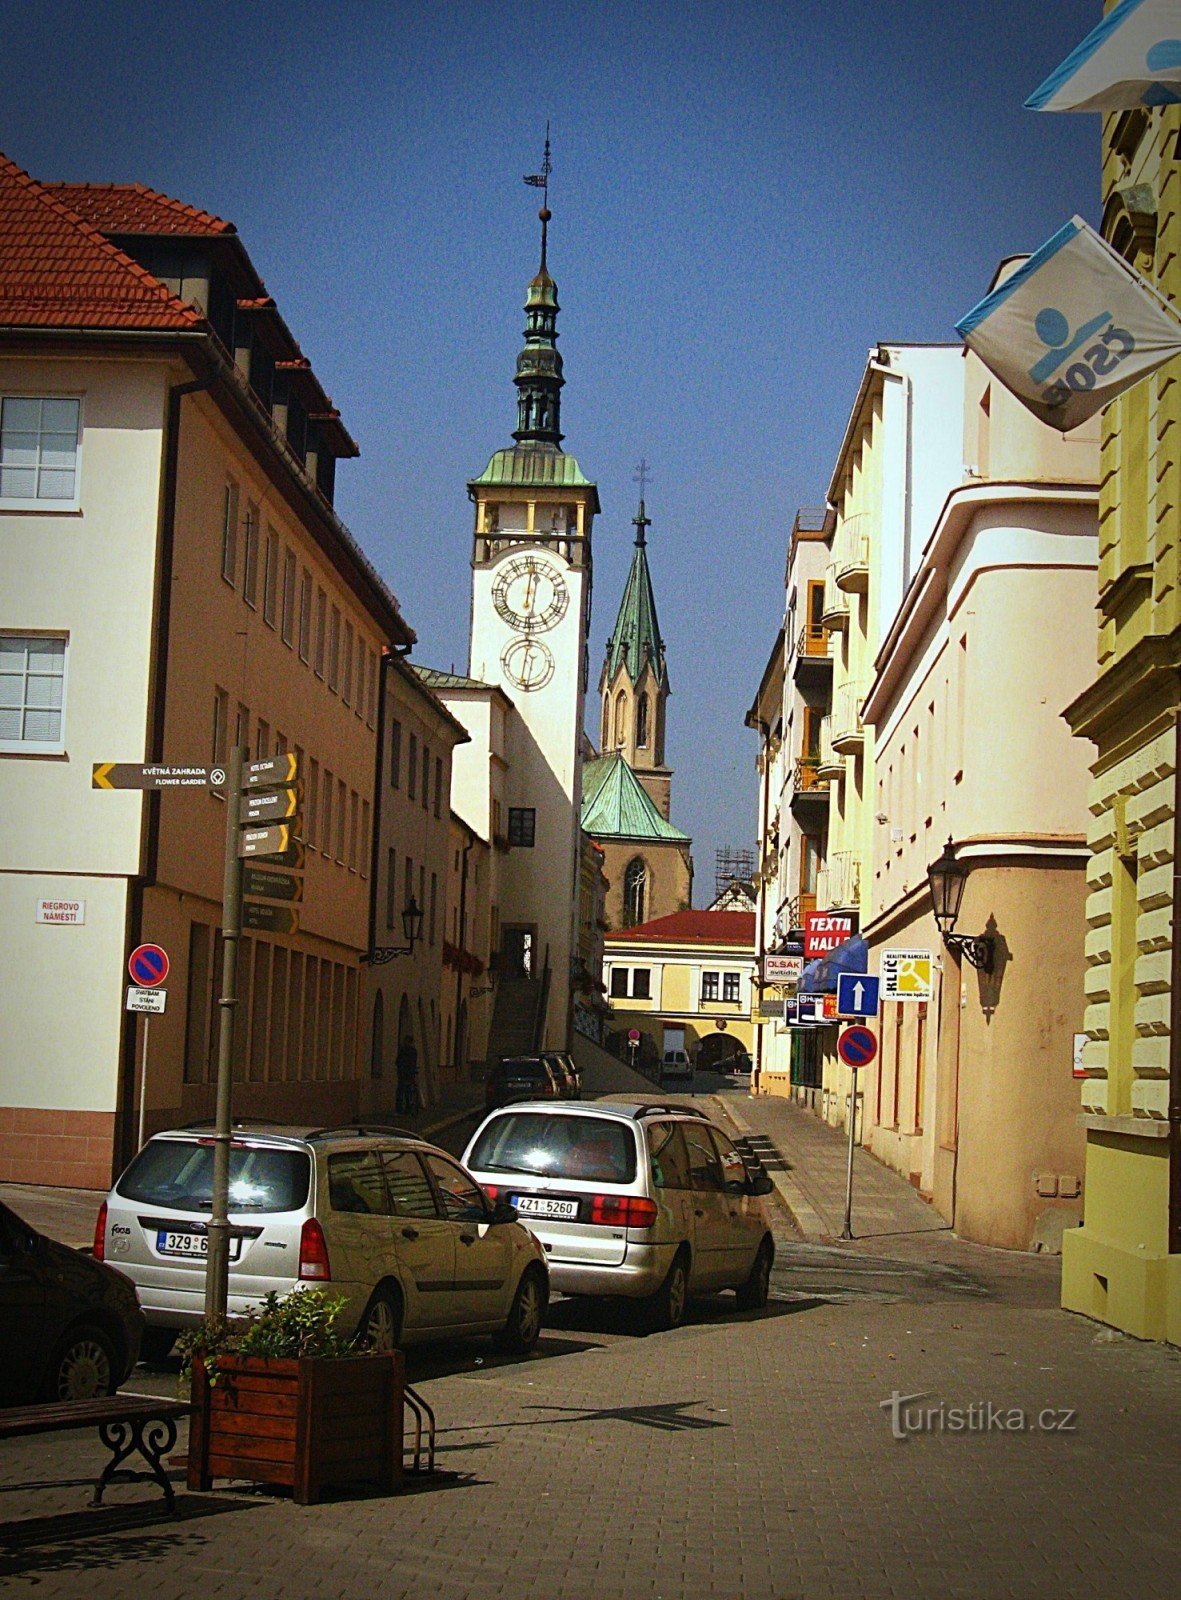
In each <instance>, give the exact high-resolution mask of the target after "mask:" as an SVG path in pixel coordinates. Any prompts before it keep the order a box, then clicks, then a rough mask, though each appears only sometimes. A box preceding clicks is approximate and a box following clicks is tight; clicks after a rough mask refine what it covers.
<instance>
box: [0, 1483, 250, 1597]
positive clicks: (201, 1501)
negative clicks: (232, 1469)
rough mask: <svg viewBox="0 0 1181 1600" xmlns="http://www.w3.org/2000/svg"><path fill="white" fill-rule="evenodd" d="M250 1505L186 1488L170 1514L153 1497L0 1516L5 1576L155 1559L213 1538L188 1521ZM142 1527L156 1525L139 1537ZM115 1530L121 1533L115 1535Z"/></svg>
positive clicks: (87, 1569)
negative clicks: (130, 1502)
mask: <svg viewBox="0 0 1181 1600" xmlns="http://www.w3.org/2000/svg"><path fill="white" fill-rule="evenodd" d="M22 1487H28V1486H27V1485H25V1486H22ZM250 1509H252V1502H251V1501H250V1500H246V1499H242V1498H237V1497H235V1498H233V1499H229V1498H227V1497H225V1496H224V1495H218V1496H216V1497H215V1496H213V1495H190V1494H182V1495H178V1496H177V1499H176V1515H175V1516H169V1514H168V1509H167V1507H166V1506H165V1505H164V1502H163V1501H162V1500H153V1501H151V1502H150V1503H148V1504H142V1503H141V1504H137V1505H124V1506H120V1505H111V1506H102V1507H98V1508H95V1509H93V1510H87V1511H65V1512H59V1513H58V1514H57V1515H55V1516H48V1517H25V1518H21V1519H20V1520H19V1521H16V1522H0V1578H4V1577H12V1576H15V1575H17V1574H23V1575H25V1576H29V1575H31V1574H35V1573H42V1572H92V1571H95V1570H102V1569H105V1570H108V1571H109V1570H111V1569H113V1568H115V1567H123V1566H129V1565H134V1564H136V1563H138V1562H140V1561H150V1560H155V1559H158V1558H159V1557H162V1556H167V1555H170V1554H174V1553H176V1552H177V1551H183V1550H184V1549H186V1548H189V1549H192V1548H194V1547H195V1546H198V1545H204V1544H207V1543H208V1542H209V1539H210V1537H211V1536H210V1535H207V1534H204V1533H200V1532H198V1531H196V1530H195V1529H193V1530H191V1531H190V1530H187V1529H186V1528H185V1526H184V1525H185V1523H188V1522H194V1521H197V1520H198V1519H203V1518H206V1517H216V1516H224V1515H226V1514H227V1513H229V1512H234V1511H248V1510H250ZM136 1529H144V1530H147V1529H151V1530H153V1531H151V1532H147V1531H145V1532H142V1533H140V1534H139V1535H138V1537H137V1536H134V1530H136ZM112 1535H118V1536H119V1537H118V1538H117V1539H114V1540H112Z"/></svg>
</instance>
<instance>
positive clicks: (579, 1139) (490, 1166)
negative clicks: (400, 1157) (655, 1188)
mask: <svg viewBox="0 0 1181 1600" xmlns="http://www.w3.org/2000/svg"><path fill="white" fill-rule="evenodd" d="M467 1164H468V1166H469V1167H471V1168H473V1169H474V1170H475V1171H477V1172H530V1173H536V1174H537V1175H538V1177H545V1178H584V1179H587V1180H589V1181H591V1182H593V1183H630V1182H631V1181H632V1180H633V1179H634V1177H635V1175H636V1141H635V1135H634V1133H633V1131H632V1128H631V1127H630V1125H629V1124H627V1123H623V1122H616V1121H614V1120H612V1119H608V1118H607V1117H593V1116H575V1117H568V1116H547V1115H546V1113H545V1112H543V1111H506V1112H505V1113H504V1114H503V1115H501V1116H498V1117H494V1118H493V1120H492V1121H491V1122H490V1123H489V1124H488V1125H487V1127H486V1128H485V1129H484V1131H483V1132H482V1133H481V1134H480V1137H479V1138H478V1139H477V1140H476V1143H475V1145H474V1146H473V1148H472V1153H471V1158H470V1160H469V1161H468V1163H467Z"/></svg>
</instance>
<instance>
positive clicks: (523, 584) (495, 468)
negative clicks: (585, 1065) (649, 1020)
mask: <svg viewBox="0 0 1181 1600" xmlns="http://www.w3.org/2000/svg"><path fill="white" fill-rule="evenodd" d="M548 175H549V146H548V141H547V145H546V163H545V169H544V173H543V176H542V178H541V179H539V180H538V184H539V186H541V185H542V184H543V183H544V180H545V179H548ZM527 181H530V182H532V181H533V180H531V179H530V180H527ZM547 198H548V195H547ZM539 217H540V220H541V264H540V266H539V268H538V271H537V275H536V277H535V278H534V279H533V281H532V282H531V283H530V285H529V291H528V295H527V297H526V300H525V344H524V347H523V349H522V350H521V353H520V355H519V356H518V357H517V371H516V377H515V379H514V382H515V383H516V386H517V426H516V429H515V430H514V432H513V440H514V443H513V444H512V445H511V446H510V447H509V448H508V449H505V450H498V451H497V452H496V454H495V455H494V456H493V457H492V459H491V461H489V463H488V465H487V467H486V468H485V469H484V471H483V472H482V473H481V474H480V476H479V477H478V478H474V479H472V481H471V482H470V483H469V484H468V495H469V497H470V499H471V500H472V502H473V504H474V506H475V523H474V530H473V552H472V624H471V651H470V658H469V669H468V670H469V674H470V676H471V677H472V678H473V679H477V680H479V681H481V682H483V683H486V684H491V685H495V686H497V687H499V688H501V689H503V691H504V692H505V694H506V695H507V696H508V698H509V699H510V701H511V702H512V704H513V707H514V708H515V711H516V713H517V714H516V716H515V717H513V718H511V719H510V725H509V731H508V740H509V748H508V749H507V751H506V755H507V758H508V770H507V772H506V774H505V789H506V796H505V802H506V807H507V811H508V815H507V816H505V817H503V818H502V820H501V828H502V830H503V831H502V836H501V838H500V840H497V841H494V843H500V844H501V845H503V844H507V845H508V846H509V850H508V855H507V857H506V858H505V860H504V862H503V865H502V868H501V877H500V883H501V893H500V926H501V930H502V940H501V952H500V957H501V970H502V980H503V978H504V977H516V978H524V977H531V978H534V979H538V978H541V977H542V976H543V974H544V973H545V971H546V969H547V964H548V979H547V983H548V999H547V1004H546V1022H545V1030H544V1038H545V1043H546V1045H547V1046H548V1047H550V1048H557V1049H563V1048H565V1047H566V1045H567V1043H568V1035H569V1029H570V1015H571V988H570V974H571V960H572V957H573V956H574V955H575V953H576V951H577V931H578V930H577V915H578V904H579V882H580V867H581V852H582V837H581V830H580V826H579V811H580V807H581V788H582V784H581V778H582V772H581V767H582V758H581V741H582V723H583V700H584V696H585V693H586V687H587V667H588V653H587V652H588V646H587V640H588V635H589V626H590V604H591V525H592V523H593V521H594V518H595V516H596V514H597V513H598V510H599V496H598V491H597V489H596V487H595V485H594V484H593V483H592V482H590V481H589V480H588V479H587V478H585V477H583V475H582V471H581V469H580V468H579V465H578V462H577V461H576V460H575V459H574V457H573V456H572V455H569V454H567V453H566V452H565V451H564V450H563V449H562V437H563V436H562V431H561V392H562V385H563V383H564V381H565V380H564V378H563V376H562V357H561V356H560V355H559V353H558V348H557V340H558V332H557V317H558V310H559V306H558V293H557V286H556V284H555V283H554V280H553V279H552V278H551V277H550V274H549V268H548V265H547V233H548V225H549V221H550V211H549V207H548V205H543V206H542V208H541V211H540V212H539ZM494 831H495V829H494ZM522 963H523V967H524V970H522Z"/></svg>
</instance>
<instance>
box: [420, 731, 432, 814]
mask: <svg viewBox="0 0 1181 1600" xmlns="http://www.w3.org/2000/svg"><path fill="white" fill-rule="evenodd" d="M430 803H431V753H430V751H429V750H428V749H427V746H426V744H425V743H424V744H423V747H422V809H423V810H424V811H425V810H426V809H427V807H428V806H429V805H430Z"/></svg>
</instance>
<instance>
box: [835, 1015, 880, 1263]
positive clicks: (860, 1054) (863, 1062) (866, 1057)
mask: <svg viewBox="0 0 1181 1600" xmlns="http://www.w3.org/2000/svg"><path fill="white" fill-rule="evenodd" d="M877 1053H878V1042H877V1039H876V1038H875V1037H874V1035H873V1034H872V1033H871V1032H870V1030H869V1029H868V1028H862V1027H860V1026H857V1027H852V1028H846V1029H845V1031H844V1032H843V1033H842V1034H841V1036H840V1038H839V1039H838V1040H837V1055H839V1056H840V1058H841V1060H842V1061H843V1062H844V1063H845V1065H846V1066H847V1067H848V1068H849V1069H850V1073H851V1076H852V1082H853V1086H852V1089H851V1090H850V1092H849V1165H848V1170H847V1171H846V1174H845V1226H844V1227H843V1228H842V1229H841V1238H842V1239H851V1238H852V1237H853V1146H854V1143H855V1139H854V1135H855V1132H856V1128H857V1072H858V1069H859V1068H861V1067H867V1066H868V1065H869V1063H870V1062H871V1061H872V1060H873V1058H874V1056H876V1055H877Z"/></svg>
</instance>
